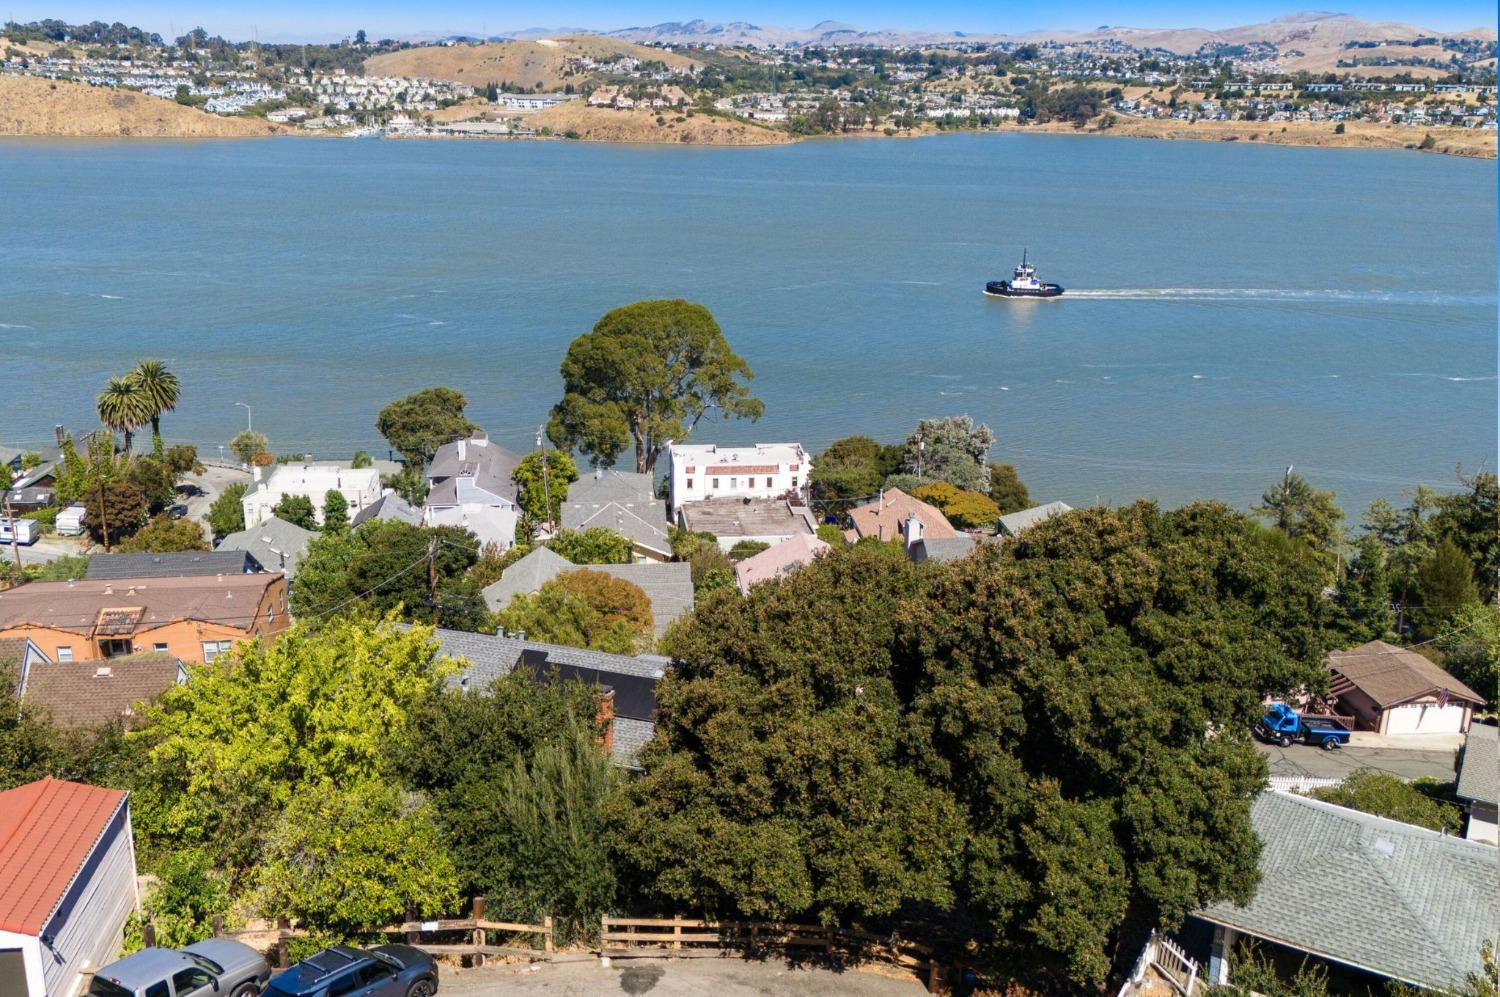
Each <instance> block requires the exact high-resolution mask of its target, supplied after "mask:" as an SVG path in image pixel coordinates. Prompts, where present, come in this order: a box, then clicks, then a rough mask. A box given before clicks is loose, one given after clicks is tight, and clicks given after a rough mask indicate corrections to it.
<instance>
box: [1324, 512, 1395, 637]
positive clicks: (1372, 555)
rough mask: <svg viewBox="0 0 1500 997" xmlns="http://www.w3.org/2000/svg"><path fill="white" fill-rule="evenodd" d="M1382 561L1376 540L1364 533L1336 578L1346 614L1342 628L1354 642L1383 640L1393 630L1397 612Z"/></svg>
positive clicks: (1384, 560) (1389, 581)
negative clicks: (1344, 568) (1341, 576)
mask: <svg viewBox="0 0 1500 997" xmlns="http://www.w3.org/2000/svg"><path fill="white" fill-rule="evenodd" d="M1385 562H1386V554H1385V549H1384V548H1383V547H1381V545H1380V541H1379V539H1377V538H1376V537H1374V536H1370V535H1368V534H1367V535H1366V536H1365V537H1364V538H1363V539H1361V540H1360V542H1359V549H1358V551H1357V553H1356V554H1355V556H1354V557H1353V558H1352V559H1350V561H1349V570H1348V571H1346V572H1345V573H1344V577H1343V578H1341V579H1339V584H1338V602H1339V606H1340V607H1341V608H1342V609H1343V611H1344V615H1345V617H1346V623H1345V624H1344V626H1345V629H1346V630H1347V631H1348V633H1349V638H1350V640H1351V641H1352V642H1353V643H1355V644H1363V643H1364V642H1365V641H1370V640H1384V639H1386V637H1388V636H1390V634H1391V633H1392V632H1393V631H1394V630H1395V627H1396V613H1395V610H1394V609H1393V608H1392V603H1391V580H1390V574H1389V572H1388V571H1387V570H1386V563H1385Z"/></svg>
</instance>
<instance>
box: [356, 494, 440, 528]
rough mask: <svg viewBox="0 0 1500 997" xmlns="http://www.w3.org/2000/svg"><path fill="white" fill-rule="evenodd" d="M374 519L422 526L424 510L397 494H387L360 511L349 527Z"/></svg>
mask: <svg viewBox="0 0 1500 997" xmlns="http://www.w3.org/2000/svg"><path fill="white" fill-rule="evenodd" d="M372 519H394V520H396V521H397V522H401V523H406V524H407V525H409V526H420V525H422V510H421V509H418V508H417V507H416V506H414V505H412V504H411V503H410V502H408V501H406V499H404V498H402V497H401V496H400V495H397V494H396V493H395V492H386V493H385V494H384V495H382V496H380V498H378V499H376V500H375V501H373V502H371V503H370V504H369V505H367V506H365V507H364V508H363V509H361V510H359V512H358V513H356V514H355V516H354V518H353V519H351V520H350V521H349V525H350V526H358V525H359V524H360V523H365V522H368V521H370V520H372Z"/></svg>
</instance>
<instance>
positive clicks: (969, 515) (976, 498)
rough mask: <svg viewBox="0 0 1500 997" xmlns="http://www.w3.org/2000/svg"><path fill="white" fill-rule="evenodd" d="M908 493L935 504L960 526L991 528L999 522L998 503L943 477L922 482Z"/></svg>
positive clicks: (966, 528) (949, 519)
mask: <svg viewBox="0 0 1500 997" xmlns="http://www.w3.org/2000/svg"><path fill="white" fill-rule="evenodd" d="M912 496H913V497H914V498H919V499H921V500H922V501H923V502H927V503H929V504H930V505H935V506H937V508H938V511H939V512H941V513H942V514H943V516H944V517H945V518H947V520H948V522H950V523H952V524H953V525H954V526H956V527H958V528H959V529H960V530H989V531H990V532H994V531H995V529H996V528H997V526H998V524H999V522H1000V507H999V506H998V505H996V504H995V501H994V500H993V499H991V498H990V497H989V496H988V495H986V494H984V493H983V492H969V491H964V490H963V489H962V488H955V487H954V486H953V485H950V484H948V482H946V481H934V482H933V483H932V484H930V485H923V486H922V487H921V488H918V489H917V490H916V491H915V492H912Z"/></svg>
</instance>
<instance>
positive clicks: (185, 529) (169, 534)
mask: <svg viewBox="0 0 1500 997" xmlns="http://www.w3.org/2000/svg"><path fill="white" fill-rule="evenodd" d="M118 549H119V550H121V551H125V552H132V553H142V554H166V553H169V552H172V551H182V550H208V549H209V546H208V538H207V537H205V536H204V535H203V527H202V526H200V525H199V524H198V522H197V521H196V520H192V519H173V518H172V517H171V516H168V515H165V514H163V515H160V516H156V517H154V518H153V519H152V520H151V521H150V522H149V523H147V524H146V525H145V526H143V527H141V528H140V530H139V531H137V532H136V534H135V535H134V536H132V537H129V538H127V539H126V540H124V541H122V542H121V543H120V545H119V548H118Z"/></svg>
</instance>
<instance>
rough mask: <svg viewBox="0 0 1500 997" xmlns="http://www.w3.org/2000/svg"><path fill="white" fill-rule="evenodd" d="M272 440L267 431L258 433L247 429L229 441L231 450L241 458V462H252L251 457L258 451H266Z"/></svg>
mask: <svg viewBox="0 0 1500 997" xmlns="http://www.w3.org/2000/svg"><path fill="white" fill-rule="evenodd" d="M268 446H270V442H269V441H268V440H267V439H266V434H265V433H257V432H254V431H252V430H249V429H246V430H244V431H243V432H240V433H237V434H235V437H234V439H232V440H230V441H229V452H230V453H232V454H234V455H235V456H236V457H238V458H239V460H240V463H241V464H248V463H250V458H252V457H254V456H255V455H256V454H258V453H264V452H265V450H266V447H268Z"/></svg>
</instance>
